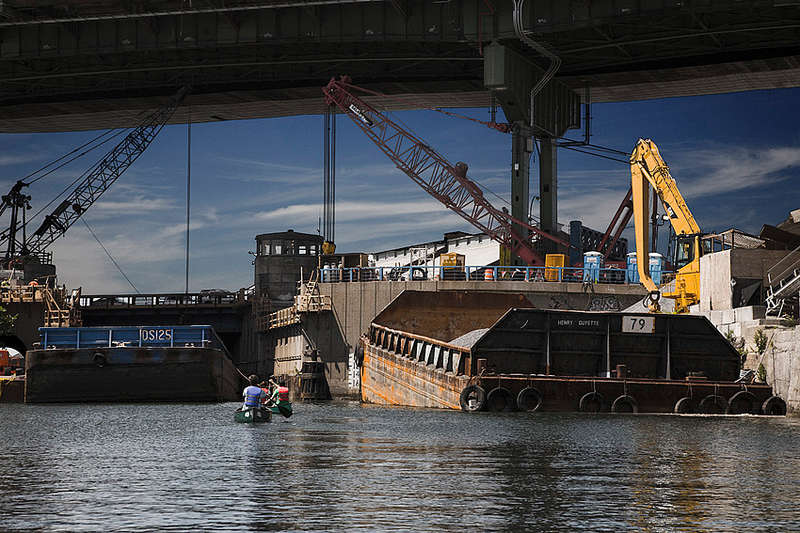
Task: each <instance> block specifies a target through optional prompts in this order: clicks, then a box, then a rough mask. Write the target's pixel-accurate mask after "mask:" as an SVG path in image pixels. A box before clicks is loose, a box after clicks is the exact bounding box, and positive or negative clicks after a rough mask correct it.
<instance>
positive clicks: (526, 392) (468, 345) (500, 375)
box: [360, 291, 786, 415]
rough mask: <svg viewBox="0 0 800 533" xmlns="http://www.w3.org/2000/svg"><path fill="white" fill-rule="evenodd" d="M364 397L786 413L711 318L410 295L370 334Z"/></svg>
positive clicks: (461, 404)
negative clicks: (750, 375) (749, 375)
mask: <svg viewBox="0 0 800 533" xmlns="http://www.w3.org/2000/svg"><path fill="white" fill-rule="evenodd" d="M360 349H361V350H362V354H363V355H362V360H361V396H362V400H363V401H364V402H369V403H378V404H390V405H403V406H416V407H435V408H445V409H463V410H465V411H470V412H471V411H479V410H494V411H509V410H516V409H519V410H524V411H562V412H564V411H588V412H603V411H605V412H617V413H623V412H628V413H707V414H724V413H728V414H745V413H749V414H770V415H782V414H785V413H786V404H785V402H784V401H783V400H782V399H781V398H779V397H777V396H774V395H773V393H772V388H771V387H770V386H769V385H766V384H755V383H745V382H740V381H739V377H740V376H739V374H740V372H739V371H740V367H741V363H740V361H741V360H740V356H739V354H738V353H737V352H736V350H735V349H734V348H733V347H732V346H731V345H730V343H729V342H728V341H727V340H726V339H725V338H724V337H723V336H722V335H721V334H720V333H719V332H718V331H717V329H716V328H714V327H713V325H711V323H710V322H709V321H708V320H707V319H706V318H705V317H703V316H690V315H671V314H647V313H625V312H615V313H608V312H591V311H566V310H545V309H534V308H532V306H531V305H530V302H529V301H528V300H527V299H526V298H525V297H524V296H523V295H513V294H496V293H476V292H470V293H438V294H435V293H434V294H432V293H423V292H414V291H406V292H404V293H402V294H401V295H400V296H398V297H397V298H396V299H395V300H394V301H393V302H392V303H391V304H390V305H389V306H387V307H386V308H385V309H384V310H383V311H382V312H381V313H380V314H378V315H377V316H376V317H375V319H374V321H373V322H372V324H371V325H370V328H369V332H368V334H367V335H365V336H364V337H362V339H361V347H360Z"/></svg>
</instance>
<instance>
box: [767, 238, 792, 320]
mask: <svg viewBox="0 0 800 533" xmlns="http://www.w3.org/2000/svg"><path fill="white" fill-rule="evenodd" d="M767 283H768V286H767V298H766V300H767V314H770V315H774V316H781V315H782V314H783V312H784V310H785V309H786V308H787V306H793V307H794V311H795V312H797V310H798V304H800V301H798V300H799V299H800V246H798V247H797V248H795V249H794V250H792V251H791V252H789V254H788V255H787V256H786V257H784V258H783V259H781V260H780V261H778V262H777V263H776V264H775V265H774V266H773V267H772V268H770V269H769V270H768V271H767Z"/></svg>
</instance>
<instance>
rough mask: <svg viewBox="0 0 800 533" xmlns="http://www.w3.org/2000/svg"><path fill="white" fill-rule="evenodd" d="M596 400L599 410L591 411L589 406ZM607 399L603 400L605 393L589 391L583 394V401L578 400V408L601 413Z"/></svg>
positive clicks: (584, 411) (582, 410)
mask: <svg viewBox="0 0 800 533" xmlns="http://www.w3.org/2000/svg"><path fill="white" fill-rule="evenodd" d="M593 402H596V403H597V410H596V411H591V410H589V408H588V406H589V404H590V403H593ZM604 403H605V401H604V400H603V395H602V394H600V393H599V392H594V391H592V392H587V393H586V394H584V395H583V396H581V401H580V402H578V409H579V410H580V412H582V413H599V412H600V411H602V410H603V405H604Z"/></svg>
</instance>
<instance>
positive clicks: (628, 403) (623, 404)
mask: <svg viewBox="0 0 800 533" xmlns="http://www.w3.org/2000/svg"><path fill="white" fill-rule="evenodd" d="M611 412H612V413H638V412H639V403H638V402H637V401H636V398H634V397H633V396H630V395H628V394H623V395H622V396H620V397H619V398H617V399H616V400H614V403H612V404H611Z"/></svg>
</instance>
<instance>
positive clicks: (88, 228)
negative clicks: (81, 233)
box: [81, 217, 142, 294]
mask: <svg viewBox="0 0 800 533" xmlns="http://www.w3.org/2000/svg"><path fill="white" fill-rule="evenodd" d="M81 222H83V223H84V224H85V225H86V229H87V230H89V233H91V234H92V237H94V240H96V241H97V244H99V245H100V248H102V249H103V251H104V252H105V253H106V255H107V256H108V258H109V259H111V262H112V263H114V266H115V267H117V270H119V273H120V274H122V277H123V278H125V280H126V281H127V282H128V284H129V285H130V286H131V287H133V290H135V291H136V294H142V293H141V292H139V289H137V288H136V285H134V284H133V282H132V281H131V279H130V278H129V277H128V276H127V275H126V274H125V272H123V271H122V267H120V266H119V263H117V262H116V260H115V259H114V258H113V257H112V256H111V253H110V252H109V251H108V249H106V247H105V246H103V243H102V242H100V238H99V237H98V236H97V234H96V233H95V232H94V230H92V227H91V226H89V223H88V222H86V219H84V218H83V217H81Z"/></svg>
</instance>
